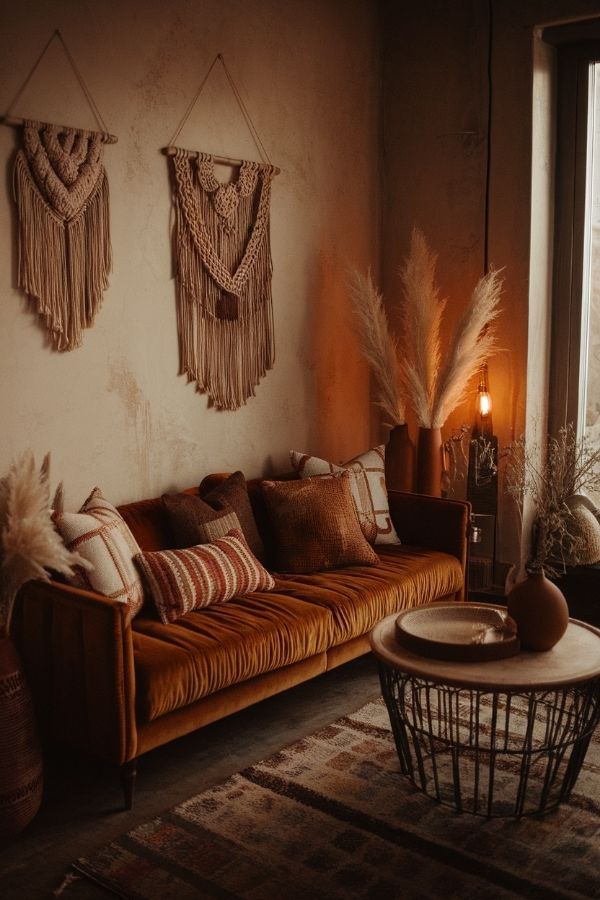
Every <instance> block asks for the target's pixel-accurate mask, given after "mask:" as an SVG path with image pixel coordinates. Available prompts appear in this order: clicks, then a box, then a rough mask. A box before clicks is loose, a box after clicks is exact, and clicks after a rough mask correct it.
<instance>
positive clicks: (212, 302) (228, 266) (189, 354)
mask: <svg viewBox="0 0 600 900" xmlns="http://www.w3.org/2000/svg"><path fill="white" fill-rule="evenodd" d="M217 61H220V62H221V64H222V66H223V68H224V70H225V74H226V76H227V79H228V81H229V84H230V86H231V88H232V90H233V92H234V95H235V98H236V100H237V102H238V105H239V106H240V109H241V111H242V114H243V116H244V119H245V121H246V123H247V125H248V127H249V129H250V132H251V134H252V137H253V139H254V141H255V143H256V146H257V148H258V151H259V154H260V156H261V158H262V160H263V162H261V163H258V162H248V161H246V160H236V159H230V158H229V157H227V158H226V157H222V156H213V155H210V154H206V153H200V152H197V151H190V150H183V149H181V148H180V147H176V146H174V144H175V141H176V140H177V137H178V135H179V133H180V132H181V129H182V128H183V126H184V125H185V123H186V121H187V119H188V117H189V115H190V113H191V111H192V109H193V107H194V105H195V103H196V101H197V99H198V97H199V96H200V93H201V91H202V88H203V87H204V85H205V84H206V81H207V80H208V77H209V75H210V73H211V71H212V69H213V67H214V65H215V64H216V62H217ZM165 153H166V154H167V156H168V157H169V159H170V161H171V172H172V185H173V202H174V207H175V222H174V234H173V255H174V273H175V281H176V303H177V330H178V336H179V364H180V365H179V370H180V374H184V375H186V376H187V379H188V381H194V382H195V383H196V387H197V389H198V391H200V392H201V393H206V394H207V395H208V397H209V399H210V402H211V403H212V404H213V405H214V406H215V407H217V408H218V409H229V410H233V409H238V408H239V407H240V406H242V405H243V404H245V403H246V401H247V400H248V398H249V397H251V396H254V389H255V387H256V385H257V384H258V383H259V381H260V379H261V378H262V377H263V376H264V375H265V374H266V373H267V371H268V370H269V369H271V368H272V367H273V363H274V361H275V339H274V330H273V305H272V299H271V276H272V271H273V269H272V263H271V242H270V234H269V214H270V196H271V182H272V180H273V178H274V176H275V175H277V174H278V173H279V169H277V168H276V167H275V166H272V165H271V164H270V162H269V160H268V157H267V155H266V152H265V150H264V147H263V145H262V142H261V141H260V138H259V137H258V134H257V132H256V129H255V127H254V125H253V123H252V120H251V119H250V116H249V114H248V112H247V110H246V108H245V106H244V104H243V102H242V99H241V97H240V95H239V92H238V90H237V88H236V86H235V83H234V82H233V79H232V77H231V75H230V74H229V70H228V69H227V66H226V65H225V61H224V59H223V57H222V55H221V54H220V53H219V54H217V56H216V57H215V59H214V60H213V62H212V65H211V66H210V68H209V70H208V72H207V74H206V76H205V78H204V80H203V82H202V84H201V85H200V87H199V89H198V91H197V93H196V96H195V97H194V99H193V100H192V102H191V103H190V105H189V107H188V109H187V111H186V113H185V115H184V117H183V119H182V121H181V123H180V124H179V127H178V128H177V131H176V132H175V134H174V135H173V137H172V138H171V141H170V142H169V146H168V147H167V148H166V150H165ZM215 163H224V164H226V165H231V166H234V167H235V168H236V169H237V177H235V178H234V180H233V181H232V182H230V183H227V184H224V183H222V182H220V181H219V180H218V179H217V177H216V175H215Z"/></svg>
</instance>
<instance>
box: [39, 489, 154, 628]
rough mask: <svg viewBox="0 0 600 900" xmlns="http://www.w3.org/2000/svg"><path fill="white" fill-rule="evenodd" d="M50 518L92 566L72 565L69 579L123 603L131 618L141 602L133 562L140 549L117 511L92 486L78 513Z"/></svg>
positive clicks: (140, 587) (98, 490) (72, 582)
mask: <svg viewBox="0 0 600 900" xmlns="http://www.w3.org/2000/svg"><path fill="white" fill-rule="evenodd" d="M53 519H54V524H55V527H56V530H57V531H58V533H59V534H60V536H61V537H62V539H63V541H64V543H65V544H66V546H67V547H68V548H69V550H76V551H77V552H78V553H80V554H81V556H83V558H84V559H87V560H88V562H89V563H91V565H92V567H93V568H92V569H91V571H89V572H86V571H84V570H83V569H82V568H81V567H76V568H75V572H76V574H75V576H74V577H73V578H71V579H69V582H70V583H71V584H75V585H77V586H78V587H83V588H86V589H87V590H91V591H97V593H99V594H104V595H105V596H106V597H110V598H111V599H112V600H117V601H118V602H119V603H126V604H127V606H128V607H129V609H130V610H131V616H132V618H133V616H135V615H136V613H138V612H139V611H140V609H141V608H142V606H143V603H144V591H143V587H142V580H141V577H140V573H139V572H138V570H137V568H136V566H135V563H134V562H133V558H134V556H136V555H137V554H138V553H140V552H141V551H140V547H139V545H138V543H137V541H136V539H135V538H134V536H133V535H132V533H131V531H130V530H129V527H128V525H127V524H126V522H125V520H124V519H123V517H122V516H121V514H120V513H119V512H118V510H116V509H115V507H114V506H113V505H112V504H111V503H109V502H108V500H105V499H104V497H103V496H102V492H101V490H100V488H97V487H96V488H94V490H93V491H92V493H91V494H90V496H89V497H88V498H87V500H86V501H85V503H84V504H83V506H82V507H81V509H80V510H79V512H78V513H67V512H59V513H55V515H54V516H53Z"/></svg>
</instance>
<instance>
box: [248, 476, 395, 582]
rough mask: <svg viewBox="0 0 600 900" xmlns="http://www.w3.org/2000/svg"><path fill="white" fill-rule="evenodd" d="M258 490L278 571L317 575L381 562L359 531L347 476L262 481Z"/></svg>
mask: <svg viewBox="0 0 600 900" xmlns="http://www.w3.org/2000/svg"><path fill="white" fill-rule="evenodd" d="M262 491H263V497H264V500H265V505H266V507H267V511H268V513H269V518H270V520H271V524H272V526H273V533H274V536H275V544H276V549H277V556H276V567H277V568H278V569H279V570H280V571H282V572H298V573H301V572H304V573H306V572H316V571H319V570H323V569H335V568H341V567H342V566H372V565H375V564H376V563H377V562H378V561H379V559H378V557H377V554H376V553H375V552H374V550H373V549H372V547H371V546H370V545H369V543H368V541H367V540H366V539H365V537H364V535H363V533H362V531H361V527H360V524H359V521H358V516H357V514H356V508H355V506H354V502H353V500H352V493H351V490H350V474H349V473H347V472H344V474H343V475H340V476H337V477H335V478H334V477H331V478H328V477H319V478H304V479H302V480H300V481H263V483H262Z"/></svg>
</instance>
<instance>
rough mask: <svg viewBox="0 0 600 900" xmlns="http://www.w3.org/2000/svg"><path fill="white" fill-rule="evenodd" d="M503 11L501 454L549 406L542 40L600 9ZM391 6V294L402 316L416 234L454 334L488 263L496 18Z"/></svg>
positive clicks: (498, 70)
mask: <svg viewBox="0 0 600 900" xmlns="http://www.w3.org/2000/svg"><path fill="white" fill-rule="evenodd" d="M492 5H493V15H494V30H493V56H492V135H491V182H490V187H491V191H490V229H489V258H490V262H491V264H493V265H494V266H496V267H498V268H500V267H505V296H504V300H503V308H504V312H503V315H502V318H501V320H500V323H499V343H500V346H501V347H502V348H505V352H503V353H500V354H498V355H497V356H496V357H495V358H493V359H492V360H491V361H490V366H489V375H490V387H491V391H492V395H493V398H494V409H493V418H494V428H495V431H496V433H497V434H498V437H499V440H500V444H501V446H502V445H505V444H506V443H508V442H509V441H510V440H512V439H513V438H514V437H516V436H518V435H519V434H520V433H522V432H523V430H524V428H525V424H526V419H527V417H528V416H531V415H534V416H536V417H538V419H539V417H540V416H542V417H543V416H544V415H545V409H546V402H547V381H546V378H547V354H548V349H549V348H548V340H549V321H548V318H547V310H548V308H549V303H550V287H551V285H550V282H549V280H548V278H547V273H548V259H547V255H546V254H545V253H544V252H542V251H543V249H544V248H546V249H547V247H548V241H549V237H548V234H549V231H548V221H549V210H548V204H547V203H544V204H543V205H542V206H540V205H534V206H533V207H532V169H533V174H534V175H535V179H536V183H537V185H538V186H541V185H542V184H543V181H544V177H545V178H546V186H547V184H548V171H549V169H548V166H549V164H550V162H551V160H550V157H549V156H548V155H544V158H543V159H540V158H538V157H537V156H536V159H535V161H534V165H533V167H532V146H533V143H532V140H533V122H534V116H533V108H534V104H533V97H532V84H533V73H534V65H533V59H534V54H533V46H534V35H535V30H536V26H540V25H543V24H551V23H555V22H559V21H570V20H573V19H576V18H581V17H584V16H586V15H593V14H596V15H597V14H598V13H599V12H600V7H599V4H598V3H597V2H591V0H528V2H526V3H524V2H522V0H493V4H492ZM383 9H384V13H383V24H384V32H383V33H384V45H383V54H384V70H383V86H384V131H383V134H384V153H385V156H384V159H385V169H384V178H385V185H386V191H385V204H384V217H383V230H382V237H383V239H382V260H383V266H382V273H383V274H382V283H383V287H384V292H385V295H386V297H387V299H388V302H389V303H390V304H391V305H393V304H394V302H395V301H396V300H397V298H398V278H397V267H398V263H399V261H400V260H401V259H402V258H403V257H404V255H405V254H406V252H407V250H408V243H409V239H410V232H411V229H412V227H413V225H418V226H419V227H420V228H421V229H422V230H423V231H424V232H425V234H426V236H427V237H428V239H429V241H430V243H431V245H432V246H433V247H434V248H435V249H436V250H437V251H438V254H439V261H438V275H439V283H440V287H441V291H442V293H443V294H444V295H445V296H447V297H448V298H449V307H448V313H449V315H448V322H449V324H450V325H451V324H453V322H454V321H455V319H456V316H457V314H458V311H459V309H460V308H461V306H462V304H463V303H464V302H465V300H466V297H467V296H468V293H469V292H470V291H471V290H472V288H473V286H474V284H475V282H476V281H477V278H478V277H479V276H480V275H481V274H482V266H483V234H484V230H483V223H484V196H485V194H484V185H485V165H486V129H487V100H488V85H487V60H488V52H487V51H488V44H487V42H488V9H489V7H488V3H487V2H483V0H453V2H452V3H448V2H445V0H422V2H420V3H419V4H414V5H412V6H411V7H408V6H407V5H406V4H403V3H398V2H395V0H384V6H383ZM548 109H550V107H549V106H548ZM544 116H545V111H544V110H543V109H539V108H538V109H537V110H536V121H537V128H538V133H537V143H536V145H535V146H536V154H538V155H539V154H540V153H543V154H547V151H548V139H547V135H548V129H547V120H545V119H544ZM544 173H545V174H544ZM550 213H551V210H550ZM532 223H533V241H532ZM530 332H531V333H530ZM475 390H476V382H474V383H473V392H475ZM473 395H474V393H473ZM472 415H473V410H472V409H471V408H470V407H468V405H466V404H465V405H464V406H463V407H461V408H459V409H458V410H457V411H456V413H455V414H454V415H453V416H452V417H451V418H450V420H449V422H448V425H447V428H446V429H445V430H444V436H447V435H448V434H449V433H450V431H451V430H452V428H453V426H460V425H461V424H462V423H463V422H464V423H467V424H470V423H471V420H472ZM518 555H519V539H518V523H517V521H516V520H515V518H514V515H513V514H512V512H511V509H510V508H509V504H508V503H507V502H506V500H505V498H504V496H503V493H502V490H501V491H500V523H499V543H498V556H499V559H500V561H504V562H506V563H512V562H514V561H515V560H516V559H518Z"/></svg>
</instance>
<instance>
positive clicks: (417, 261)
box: [349, 229, 502, 428]
mask: <svg viewBox="0 0 600 900" xmlns="http://www.w3.org/2000/svg"><path fill="white" fill-rule="evenodd" d="M435 267H436V257H435V255H434V254H433V253H432V251H431V250H430V249H429V247H428V245H427V242H426V240H425V238H424V236H423V234H422V233H421V232H420V231H419V230H418V229H414V230H413V233H412V238H411V245H410V252H409V255H408V257H407V259H406V261H405V263H404V265H403V266H402V268H401V271H400V276H401V280H402V284H403V288H404V303H403V307H402V310H401V315H402V334H401V337H400V339H399V340H397V339H396V338H395V337H394V336H393V335H392V334H391V333H390V328H389V323H388V319H387V316H386V313H385V309H384V305H383V298H382V296H381V294H379V293H378V291H377V290H376V288H375V287H374V285H373V282H372V279H371V275H370V274H368V275H367V276H366V277H365V276H363V275H361V274H360V273H358V272H356V271H353V272H351V274H350V278H349V288H350V297H351V300H352V305H353V309H354V314H355V316H354V319H355V326H356V330H357V333H358V336H359V339H360V341H361V345H362V349H363V353H364V355H365V358H366V359H367V361H368V363H369V365H370V366H371V370H372V372H373V375H374V378H375V383H376V389H377V403H378V404H379V405H380V406H381V407H382V408H383V409H384V411H385V413H386V415H387V417H388V419H389V420H390V423H391V424H392V425H398V424H401V423H402V422H404V411H405V403H406V399H408V400H409V401H410V403H411V405H412V407H413V409H414V412H415V414H416V417H417V421H418V424H419V425H420V426H421V427H424V428H441V427H442V426H443V425H444V423H445V421H446V419H447V418H448V416H449V414H450V413H451V412H452V410H453V409H455V408H456V407H457V406H458V405H459V404H460V403H462V402H463V400H465V398H466V391H467V386H468V383H469V381H470V379H471V377H472V376H473V375H474V374H475V373H476V372H477V371H478V370H479V369H480V367H481V365H482V364H483V363H484V362H485V361H486V360H487V359H488V358H489V357H490V356H491V355H492V353H493V352H494V351H495V349H496V335H495V328H494V322H495V320H496V318H497V316H498V314H499V308H498V304H499V301H500V295H501V290H502V280H501V277H500V273H499V272H498V271H495V270H492V271H490V272H489V273H488V274H487V275H485V276H484V277H483V278H481V279H480V280H479V282H478V283H477V285H476V287H475V290H474V291H473V293H472V295H471V298H470V300H469V303H468V304H467V307H466V309H465V311H464V313H463V314H462V316H461V318H460V321H459V323H458V326H457V329H456V332H455V334H454V335H453V337H452V339H451V342H450V346H449V351H448V355H447V359H446V362H445V363H444V364H443V365H442V348H441V336H440V335H441V326H442V319H443V313H444V308H445V306H446V301H445V300H443V299H441V298H440V293H439V290H438V288H437V286H436V280H435Z"/></svg>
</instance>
